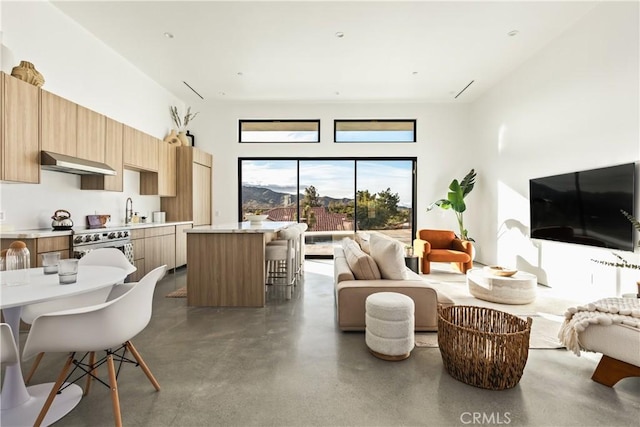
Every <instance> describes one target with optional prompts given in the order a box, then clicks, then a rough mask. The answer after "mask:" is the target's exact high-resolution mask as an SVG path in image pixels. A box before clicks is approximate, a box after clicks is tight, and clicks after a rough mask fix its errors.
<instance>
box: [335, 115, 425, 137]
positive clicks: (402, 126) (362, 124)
mask: <svg viewBox="0 0 640 427" xmlns="http://www.w3.org/2000/svg"><path fill="white" fill-rule="evenodd" d="M333 133H334V138H333V140H334V141H335V142H416V120H414V119H412V120H408V119H407V120H403V119H384V120H382V119H381V120H334V122H333Z"/></svg>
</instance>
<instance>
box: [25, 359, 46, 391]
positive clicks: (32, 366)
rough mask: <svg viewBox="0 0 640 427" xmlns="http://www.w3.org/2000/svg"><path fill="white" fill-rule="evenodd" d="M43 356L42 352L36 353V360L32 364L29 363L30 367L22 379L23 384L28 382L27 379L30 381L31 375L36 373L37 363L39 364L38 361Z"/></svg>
mask: <svg viewBox="0 0 640 427" xmlns="http://www.w3.org/2000/svg"><path fill="white" fill-rule="evenodd" d="M43 357H44V353H38V356H36V360H35V361H34V362H33V365H31V369H30V370H29V373H28V374H27V378H26V379H25V380H24V383H25V384H29V381H31V377H33V374H35V373H36V369H38V365H40V361H41V360H42V358H43Z"/></svg>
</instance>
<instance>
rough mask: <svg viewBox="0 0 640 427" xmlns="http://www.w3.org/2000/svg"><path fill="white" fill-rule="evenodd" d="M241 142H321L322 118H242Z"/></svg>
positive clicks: (239, 138)
mask: <svg viewBox="0 0 640 427" xmlns="http://www.w3.org/2000/svg"><path fill="white" fill-rule="evenodd" d="M239 123H240V130H239V136H238V140H239V141H240V142H320V120H240V122H239Z"/></svg>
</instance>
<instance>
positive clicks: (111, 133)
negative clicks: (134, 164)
mask: <svg viewBox="0 0 640 427" xmlns="http://www.w3.org/2000/svg"><path fill="white" fill-rule="evenodd" d="M123 128H124V125H123V124H122V123H120V122H117V121H115V120H113V119H110V118H109V117H106V118H105V144H104V162H105V163H106V164H107V165H109V166H111V167H112V168H113V169H114V170H115V171H116V174H115V175H114V176H110V175H82V178H81V180H82V181H81V188H82V189H83V190H108V191H122V190H123V167H122V133H123Z"/></svg>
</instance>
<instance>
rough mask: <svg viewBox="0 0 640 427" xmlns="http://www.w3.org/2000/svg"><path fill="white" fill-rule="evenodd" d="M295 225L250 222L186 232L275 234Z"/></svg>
mask: <svg viewBox="0 0 640 427" xmlns="http://www.w3.org/2000/svg"><path fill="white" fill-rule="evenodd" d="M291 224H295V221H264V222H262V223H260V224H252V223H250V222H249V221H245V222H236V223H230V224H218V225H203V226H198V227H194V228H191V229H189V230H185V233H188V234H190V233H275V232H277V231H280V230H282V229H285V228H287V227H288V226H289V225H291Z"/></svg>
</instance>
